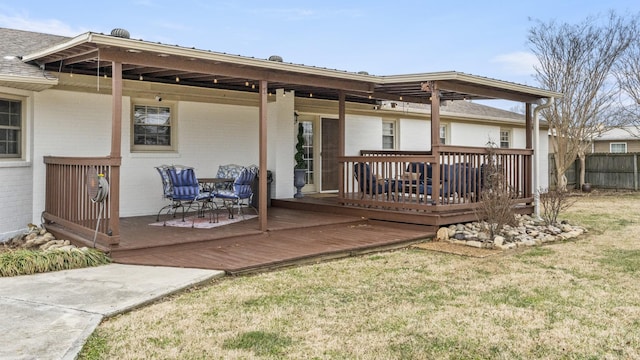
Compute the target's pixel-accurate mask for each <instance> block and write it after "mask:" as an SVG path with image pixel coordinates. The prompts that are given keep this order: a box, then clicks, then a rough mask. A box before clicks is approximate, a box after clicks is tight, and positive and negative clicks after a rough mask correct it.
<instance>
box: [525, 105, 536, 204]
mask: <svg viewBox="0 0 640 360" xmlns="http://www.w3.org/2000/svg"><path fill="white" fill-rule="evenodd" d="M524 108H525V117H524V123H525V125H524V126H525V147H526V148H527V149H533V131H534V129H533V118H532V115H531V104H530V103H526V104H525V106H524ZM535 131H539V130H538V129H535ZM537 150H538V149H535V150H534V152H533V155H532V156H530V157H526V161H525V176H526V177H525V179H524V181H525V183H524V184H525V185H524V192H525V196H526V197H531V195H532V194H533V192H534V191H538V189H534V188H533V177H534V176H536V175H535V174H534V173H533V156H538V151H537Z"/></svg>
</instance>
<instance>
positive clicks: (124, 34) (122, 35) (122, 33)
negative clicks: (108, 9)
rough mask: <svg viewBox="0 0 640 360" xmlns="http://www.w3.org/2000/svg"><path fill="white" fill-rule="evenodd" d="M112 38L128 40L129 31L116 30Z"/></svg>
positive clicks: (112, 32) (112, 31)
mask: <svg viewBox="0 0 640 360" xmlns="http://www.w3.org/2000/svg"><path fill="white" fill-rule="evenodd" d="M111 36H114V37H119V38H123V39H128V38H129V31H127V30H126V29H120V28H115V29H113V30H111Z"/></svg>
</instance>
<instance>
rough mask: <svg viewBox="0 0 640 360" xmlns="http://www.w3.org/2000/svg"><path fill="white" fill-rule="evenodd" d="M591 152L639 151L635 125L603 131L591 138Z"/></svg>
mask: <svg viewBox="0 0 640 360" xmlns="http://www.w3.org/2000/svg"><path fill="white" fill-rule="evenodd" d="M591 152H592V153H612V154H624V153H636V152H640V131H638V128H636V127H635V126H626V127H622V128H615V129H611V130H608V131H605V132H603V133H602V134H601V135H600V136H598V137H596V138H594V139H593V143H592V144H591Z"/></svg>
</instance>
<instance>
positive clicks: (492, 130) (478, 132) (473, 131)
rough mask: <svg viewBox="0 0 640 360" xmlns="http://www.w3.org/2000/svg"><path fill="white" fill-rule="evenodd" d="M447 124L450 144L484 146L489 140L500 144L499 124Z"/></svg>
mask: <svg viewBox="0 0 640 360" xmlns="http://www.w3.org/2000/svg"><path fill="white" fill-rule="evenodd" d="M443 123H444V122H443ZM448 124H449V138H450V140H451V144H450V145H459V146H478V147H486V146H487V143H489V141H493V142H494V143H496V144H500V127H499V126H493V125H482V124H466V123H465V124H462V123H448Z"/></svg>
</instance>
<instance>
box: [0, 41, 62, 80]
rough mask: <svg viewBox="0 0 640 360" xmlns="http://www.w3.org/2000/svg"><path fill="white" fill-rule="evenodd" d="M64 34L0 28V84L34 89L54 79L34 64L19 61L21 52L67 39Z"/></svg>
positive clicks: (42, 47)
mask: <svg viewBox="0 0 640 360" xmlns="http://www.w3.org/2000/svg"><path fill="white" fill-rule="evenodd" d="M68 40H69V38H68V37H64V36H58V35H51V34H43V33H38V32H32V31H23V30H15V29H7V28H0V44H2V46H0V85H3V86H8V87H17V88H21V89H27V90H37V89H41V88H42V87H45V88H46V87H49V86H52V85H55V84H56V83H57V81H56V79H55V78H53V77H52V76H51V75H49V74H47V73H44V72H43V71H42V70H41V69H40V68H39V67H38V66H37V65H31V64H26V63H24V62H22V61H21V59H22V56H24V55H27V54H30V53H32V52H34V51H39V50H42V49H46V48H48V47H51V46H53V45H56V44H59V43H62V42H65V41H68Z"/></svg>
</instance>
